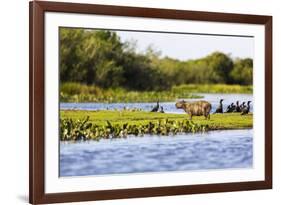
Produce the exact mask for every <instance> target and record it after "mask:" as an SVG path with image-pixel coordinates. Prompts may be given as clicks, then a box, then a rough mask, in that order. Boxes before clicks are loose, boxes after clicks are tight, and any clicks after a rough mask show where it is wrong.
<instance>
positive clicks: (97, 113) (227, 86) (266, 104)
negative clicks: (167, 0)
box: [30, 1, 272, 204]
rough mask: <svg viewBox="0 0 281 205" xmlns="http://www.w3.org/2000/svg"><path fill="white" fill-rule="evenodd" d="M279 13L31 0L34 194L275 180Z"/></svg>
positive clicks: (167, 189)
mask: <svg viewBox="0 0 281 205" xmlns="http://www.w3.org/2000/svg"><path fill="white" fill-rule="evenodd" d="M271 81H272V17H271V16H260V15H245V14H227V13H211V12H199V11H183V10H169V9H154V8H135V7H120V6H104V5H91V4H75V3H57V2H41V1H33V2H30V203H34V204H40V203H56V202H74V201H87V200H104V199H120V198H134V197H152V196H167V195H180V194H196V193H211V192H226V191H240V190H254V189H270V188H271V187H272V82H271Z"/></svg>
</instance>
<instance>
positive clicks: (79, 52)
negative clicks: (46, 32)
mask: <svg viewBox="0 0 281 205" xmlns="http://www.w3.org/2000/svg"><path fill="white" fill-rule="evenodd" d="M186 52H188V51H186ZM252 73H253V60H252V59H250V58H246V59H232V58H231V57H230V56H229V55H226V54H224V53H220V52H214V53H212V54H210V55H208V56H206V57H204V58H200V59H196V60H188V61H180V60H177V59H172V58H169V57H161V56H160V54H159V52H157V51H154V50H153V49H151V48H148V49H147V51H146V52H144V53H139V52H136V44H134V43H132V42H121V40H120V38H119V37H118V35H117V34H116V33H115V32H111V31H95V30H86V29H70V28H61V29H60V81H61V82H62V83H66V82H76V83H81V84H87V85H95V86H98V87H101V88H105V89H107V88H117V87H120V88H124V89H127V90H137V91H149V90H154V91H158V90H166V89H171V88H172V87H173V86H178V85H183V84H239V85H252V80H253V79H252V78H253V76H252Z"/></svg>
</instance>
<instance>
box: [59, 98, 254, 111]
mask: <svg viewBox="0 0 281 205" xmlns="http://www.w3.org/2000/svg"><path fill="white" fill-rule="evenodd" d="M200 95H203V96H204V98H203V99H204V100H207V101H208V102H210V103H211V104H212V110H211V112H214V111H215V110H216V108H217V107H218V105H219V99H221V98H223V99H224V102H223V104H224V110H226V108H227V105H229V104H231V103H232V102H234V103H236V101H237V100H239V101H240V103H242V102H243V101H245V102H246V101H249V100H250V101H252V103H253V95H252V94H200ZM186 100H187V101H196V100H202V99H186ZM155 105H156V102H154V103H60V109H62V110H65V109H71V110H72V109H77V110H107V109H108V110H114V109H118V110H120V109H124V107H125V108H127V109H133V108H140V109H142V110H144V111H150V110H151V109H152V108H153V106H155ZM160 106H163V108H164V111H165V112H167V113H184V111H183V110H181V109H176V107H175V102H162V103H160ZM250 111H251V112H252V111H253V109H252V106H251V109H250Z"/></svg>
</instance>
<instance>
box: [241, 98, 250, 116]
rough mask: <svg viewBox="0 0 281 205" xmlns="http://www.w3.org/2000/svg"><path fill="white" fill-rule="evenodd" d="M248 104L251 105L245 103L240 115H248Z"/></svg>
mask: <svg viewBox="0 0 281 205" xmlns="http://www.w3.org/2000/svg"><path fill="white" fill-rule="evenodd" d="M250 103H251V101H248V102H247V106H246V107H244V108H243V109H242V113H241V115H246V114H248V113H249V111H250Z"/></svg>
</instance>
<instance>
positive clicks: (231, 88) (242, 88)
mask: <svg viewBox="0 0 281 205" xmlns="http://www.w3.org/2000/svg"><path fill="white" fill-rule="evenodd" d="M172 91H173V92H175V93H180V94H183V95H184V94H185V93H224V94H226V93H246V94H251V93H253V86H252V85H226V84H210V85H209V84H200V85H196V84H188V85H180V86H175V87H173V88H172Z"/></svg>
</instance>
